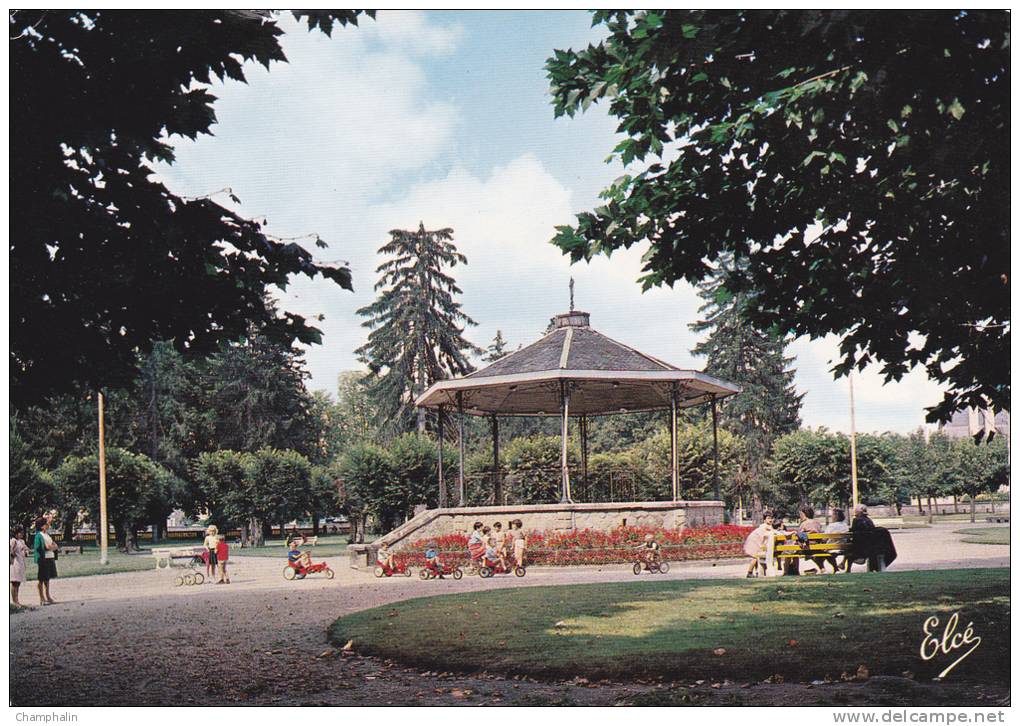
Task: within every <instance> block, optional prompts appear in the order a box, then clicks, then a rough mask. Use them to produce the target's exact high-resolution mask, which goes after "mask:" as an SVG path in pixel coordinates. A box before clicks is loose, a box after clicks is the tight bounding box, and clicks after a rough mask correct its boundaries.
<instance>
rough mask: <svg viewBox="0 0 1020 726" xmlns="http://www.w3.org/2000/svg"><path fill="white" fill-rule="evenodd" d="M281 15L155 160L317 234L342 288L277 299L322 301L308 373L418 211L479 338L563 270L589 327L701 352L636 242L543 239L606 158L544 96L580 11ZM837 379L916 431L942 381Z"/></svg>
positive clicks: (509, 330)
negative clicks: (201, 129) (344, 21)
mask: <svg viewBox="0 0 1020 726" xmlns="http://www.w3.org/2000/svg"><path fill="white" fill-rule="evenodd" d="M281 26H282V27H283V28H284V29H285V30H286V31H287V32H286V35H285V36H284V37H283V39H282V43H283V47H284V51H285V52H286V54H287V57H288V59H289V61H290V62H289V63H286V64H284V63H277V64H274V65H273V66H272V67H271V70H270V71H268V72H267V71H266V70H265V69H264V68H263V67H262V66H259V65H250V64H249V67H247V68H246V74H247V77H248V83H247V84H242V83H236V82H228V83H226V84H219V83H215V84H214V86H213V93H214V94H215V95H216V96H217V97H218V98H219V101H218V102H217V104H216V114H217V117H218V120H219V123H218V124H217V125H216V126H214V127H213V131H214V134H215V135H214V136H205V137H201V138H200V139H199V140H198V141H196V142H191V141H188V140H180V139H175V143H176V146H177V162H176V163H175V164H174V165H173V166H172V167H160V168H159V173H160V175H161V176H162V177H163V178H164V179H165V181H166V182H167V184H168V185H169V186H170V188H171V189H173V190H174V191H175V192H177V193H179V194H183V195H186V196H200V195H205V194H209V193H211V192H213V191H216V190H218V189H221V188H223V187H228V186H229V187H231V188H232V190H233V192H234V193H235V194H236V195H237V196H238V197H239V198H240V199H241V202H242V203H241V204H240V205H234V206H235V208H236V209H237V210H238V211H239V212H240V213H242V214H245V215H247V216H250V217H259V218H265V219H267V220H269V230H270V231H271V232H272V233H274V234H276V235H277V236H280V237H291V236H297V235H304V234H311V233H315V234H318V235H320V236H321V237H322V238H323V239H325V240H326V241H327V242H328V243H329V244H330V247H329V249H326V250H318V249H315V254H316V257H317V258H318V259H319V260H322V261H333V260H339V259H342V260H347V261H349V262H350V264H351V268H352V270H353V273H354V286H355V292H354V293H353V294H352V293H350V292H348V291H345V290H341V289H340V288H338V287H336V286H335V285H333V284H331V283H327V282H325V281H323V280H321V279H320V280H315V281H309V280H305V279H299V280H296V281H295V283H294V284H292V286H291V287H290V288H289V289H288V291H287V293H285V294H283V295H282V299H283V303H284V306H285V307H286V308H287V309H289V310H291V311H293V312H296V313H300V314H304V315H308V316H311V315H316V314H319V313H322V314H324V315H325V320H324V321H323V322H322V323H321V324H320V327H321V328H322V329H323V331H324V333H325V340H324V344H323V345H321V346H313V347H312V348H310V349H309V350H308V353H307V361H308V367H309V370H310V371H311V374H312V380H311V385H312V387H313V388H320V389H325V390H329V391H334V390H335V381H336V376H337V373H339V372H340V371H342V370H349V369H353V368H359V367H360V366H359V364H358V361H357V358H356V356H355V355H354V353H353V351H354V349H355V348H357V347H358V346H359V345H361V344H362V343H363V342H364V340H365V336H366V333H367V331H366V330H365V329H364V328H362V327H361V324H360V319H359V318H358V316H357V315H356V314H355V310H356V309H357V308H358V307H360V306H362V305H364V304H366V303H367V302H369V301H370V300H371V299H372V298H373V295H374V292H373V286H374V285H375V282H376V278H377V275H376V272H375V268H376V266H377V265H378V264H379V259H378V258H377V257H376V254H375V250H376V249H377V248H378V247H380V246H381V245H382V244H383V243H384V242H385V241H386V239H387V237H388V236H387V232H388V231H389V230H391V229H395V228H402V229H412V228H416V227H417V226H418V223H419V221H422V222H424V223H425V226H426V227H427V228H429V229H437V228H441V227H452V228H453V229H454V231H455V238H456V242H457V245H458V246H459V248H460V250H461V251H462V252H463V253H464V254H466V255H467V257H468V262H469V264H468V265H467V266H466V267H463V268H460V267H458V268H457V269H456V270H455V275H456V277H457V280H458V282H459V283H460V285H461V287H462V288H463V290H464V295H463V298H462V302H463V305H464V309H465V311H466V312H467V313H468V314H469V315H470V316H471V317H473V318H474V319H475V320H476V321H478V326H477V327H476V328H471V329H470V330H469V331H468V336H469V338H470V339H471V340H472V341H473V342H475V343H476V344H478V345H479V346H481V347H485V346H486V345H488V344H489V342H491V340H492V338H493V336H494V335H495V333H496V331H497V330H501V331H502V332H503V336H504V337H505V338H506V339H507V340H508V341H509V342H510V344H511V345H512V346H513V347H516V346H517V345H518V344H522V343H523V344H527V343H529V342H531V341H533V340H534V339H536V338H537V337H539V336H540V335H541V333H542V331H543V330H544V328H545V326H546V324H547V323H548V320H549V317H550V316H552V315H553V314H555V313H557V312H562V311H564V310H565V309H566V308H567V306H568V294H567V285H568V281H569V279H570V277H574V278H575V280H576V302H577V307H578V308H580V309H583V310H587V311H589V312H590V313H591V314H592V325H593V327H595V328H597V329H598V330H600V331H602V332H604V333H605V334H607V335H609V336H610V337H612V338H615V339H617V340H620V341H623V342H626V343H627V344H629V345H631V346H633V347H636V348H638V349H640V350H643V351H645V352H647V353H649V354H651V355H654V356H656V357H659V358H662V359H664V360H667V361H670V362H672V363H674V364H675V365H679V366H681V367H693V368H698V367H700V365H701V364H702V363H703V361H699V360H698V359H696V358H693V357H692V356H691V355H690V350H691V348H692V347H694V345H695V343H696V342H697V338H696V336H695V335H694V334H692V333H691V332H690V331H689V329H688V327H687V326H688V323H690V322H692V321H694V320H695V319H696V317H697V308H698V298H697V296H696V295H695V294H694V292H693V290H692V289H691V288H690V287H689V286H686V285H678V286H677V287H675V288H672V289H669V288H665V289H656V290H652V291H649V292H646V293H644V294H642V293H641V290H640V287H639V286H638V284H637V283H636V282H635V280H636V279H637V278H638V276H639V274H640V256H641V254H642V252H643V249H642V248H640V246H635V247H634V248H632V249H631V250H629V251H628V252H626V253H623V254H620V253H618V254H616V255H614V256H613V257H612V258H605V257H602V258H600V259H598V260H596V261H594V262H593V263H592V264H590V265H586V264H583V263H582V264H579V265H575V266H573V267H571V265H570V264H569V261H568V260H567V258H565V257H563V256H562V255H560V253H559V252H558V251H557V249H556V248H554V247H553V246H552V245H550V244H549V239H550V238H551V237H552V236H553V234H554V227H555V225H558V224H566V223H570V222H571V220H572V219H573V214H574V213H576V212H579V211H582V210H585V209H589V208H590V207H591V206H593V204H595V202H596V200H597V195H598V192H599V191H600V190H601V189H602V188H604V187H605V186H606V185H607V184H608V183H609V182H611V181H612V180H613V179H615V178H616V177H617V176H619V175H620V173H621V171H622V170H621V168H620V167H619V166H616V165H608V164H606V163H605V158H606V157H607V156H608V155H609V152H610V150H611V149H612V148H613V147H614V146H615V144H616V140H617V137H616V134H615V123H614V121H613V119H612V118H610V117H609V116H608V114H607V112H606V110H605V108H604V107H601V106H593V107H592V108H591V109H589V111H588V112H587V113H586V114H584V115H583V116H582V117H579V118H575V119H564V118H561V119H554V118H553V111H552V106H551V105H550V103H549V96H548V93H547V89H548V82H547V80H546V78H545V72H544V70H543V65H544V62H545V59H546V58H547V57H548V56H549V55H550V53H551V51H552V49H553V48H567V47H575V48H577V47H580V46H584V45H587V44H588V43H590V42H593V41H596V40H597V39H598V32H599V31H598V30H597V29H592V28H591V23H590V18H589V16H588V14H587V13H584V12H578V11H562V12H525V11H517V12H474V13H471V12H418V11H409V12H395V11H382V12H380V13H379V16H378V18H377V20H376V21H374V22H373V21H371V20H367V19H366V20H365V21H364V22H363V23H362V25H361V27H359V28H347V29H343V30H338V31H336V32H334V33H333V37H332V38H327V37H326V36H324V35H322V34H321V33H319V32H312V33H309V32H307V31H306V30H305V28H304V27H303V26H300V25H298V24H297V23H295V22H294V21H292V20H291V18H290V16H289V15H285V16H281ZM218 201H220V202H221V203H224V204H229V201H228V200H227V199H226V198H218ZM836 352H837V341H836V339H824V340H819V341H807V340H798V341H796V342H795V343H794V344H793V345H792V346H791V347H790V353H791V354H793V355H795V356H796V358H797V361H796V369H797V387H798V389H799V390H800V391H802V392H804V393H805V394H806V395H805V398H804V408H803V412H802V418H803V421H804V424H805V425H807V426H827V427H829V428H830V429H835V430H843V431H846V430H849V402H848V388H847V381H846V379H841V380H839V381H833V379H832V375H831V374H830V373H829V368H830V367H831V363H830V361H831V360H834V357H835V355H836ZM855 394H856V399H857V428H858V430H861V431H901V432H903V431H909V430H912V429H915V428H917V427H918V426H920V425H922V423H923V419H924V411H923V409H924V407H925V406H929V405H932V404H934V403H936V402H937V401H938V400H939V398H940V397H941V396H940V392H939V388H938V386H936V385H935V384H934V383H932V382H931V381H929V380H928V379H927V377H926V376H925V374H924V372H923V370H920V369H918V370H915V371H914V372H912V373H911V374H910V375H908V376H907V377H906V378H904V380H903V381H901V382H899V383H896V384H890V385H885V386H883V385H882V380H881V377H880V376H879V375H878V374H877V372H876V371H873V370H869V371H865V373H864V374H861V375H858V376H857V377H856V378H855Z"/></svg>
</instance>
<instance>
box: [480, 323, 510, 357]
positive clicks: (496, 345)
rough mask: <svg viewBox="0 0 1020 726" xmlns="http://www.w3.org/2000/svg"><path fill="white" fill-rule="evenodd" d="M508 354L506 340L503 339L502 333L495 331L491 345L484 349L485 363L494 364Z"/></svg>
mask: <svg viewBox="0 0 1020 726" xmlns="http://www.w3.org/2000/svg"><path fill="white" fill-rule="evenodd" d="M509 352H510V350H509V348H508V346H507V344H506V340H505V339H504V338H503V331H502V330H497V331H496V337H495V338H493V339H492V343H490V344H489V347H488V348H486V349H485V362H486V363H495V362H496V361H498V360H499V359H500V358H502V357H503V356H505V355H506V354H507V353H509Z"/></svg>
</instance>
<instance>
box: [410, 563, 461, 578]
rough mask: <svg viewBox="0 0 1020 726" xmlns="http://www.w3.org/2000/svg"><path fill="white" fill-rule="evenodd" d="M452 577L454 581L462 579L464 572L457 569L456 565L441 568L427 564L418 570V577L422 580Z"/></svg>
mask: <svg viewBox="0 0 1020 726" xmlns="http://www.w3.org/2000/svg"><path fill="white" fill-rule="evenodd" d="M447 576H450V577H453V579H454V580H459V579H460V578H462V577H464V572H463V571H462V570H461V569H460V568H459V567H457V565H443V566H442V568H439V567H437V566H436V565H434V564H432V563H427V564H426V565H425V566H424V567H423V568H421V569H420V570H418V577H420V578H421V579H423V580H431V579H433V578H435V577H447Z"/></svg>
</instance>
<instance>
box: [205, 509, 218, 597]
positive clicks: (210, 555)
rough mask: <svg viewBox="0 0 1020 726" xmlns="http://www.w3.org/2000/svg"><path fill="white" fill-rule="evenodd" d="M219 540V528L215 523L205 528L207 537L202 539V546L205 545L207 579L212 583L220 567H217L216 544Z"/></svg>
mask: <svg viewBox="0 0 1020 726" xmlns="http://www.w3.org/2000/svg"><path fill="white" fill-rule="evenodd" d="M219 542H220V538H219V530H218V529H216V525H215V524H210V525H209V526H208V527H206V528H205V539H204V540H202V546H203V547H205V581H206V582H208V583H210V584H211V583H212V582H213V577H214V576H215V575H216V570H217V569H218V568H217V567H216V546H217V545H218V544H219Z"/></svg>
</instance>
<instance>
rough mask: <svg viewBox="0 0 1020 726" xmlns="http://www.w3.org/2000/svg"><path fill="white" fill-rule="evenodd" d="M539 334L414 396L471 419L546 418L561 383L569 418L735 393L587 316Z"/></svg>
mask: <svg viewBox="0 0 1020 726" xmlns="http://www.w3.org/2000/svg"><path fill="white" fill-rule="evenodd" d="M552 322H553V328H552V330H550V332H548V333H547V334H546V335H545V336H544V337H542V338H541V339H539V340H537V341H536V342H534V343H532V344H531V345H529V346H527V347H525V348H521V349H520V350H518V351H515V352H513V353H511V354H509V355H507V356H504V357H503V358H500V359H499V360H497V361H496V362H494V363H492V364H491V365H489V366H488V367H486V368H482V369H481V370H478V371H475V372H474V373H471V374H470V375H467V376H463V377H461V378H453V379H450V380H445V381H437V382H436V383H435V384H433V385H432V386H431V387H430V388H429V389H428V390H427V391H425V393H423V394H422V395H421V396H419V397H418V400H417V401H416V404H417V405H418V406H423V407H425V408H438V407H439V406H448V407H450V408H452V409H456V408H457V404H458V395H459V396H460V398H461V401H462V405H463V407H464V413H468V414H472V415H476V416H489V415H493V414H496V415H502V416H550V415H557V414H559V412H560V400H561V399H560V397H561V394H562V387H563V386H564V385H566V386H567V387H568V390H569V393H570V406H569V413H570V415H571V416H590V415H600V414H612V413H632V412H638V411H659V410H663V409H669V408H670V405H671V399H672V395H673V392H674V391H676V395H677V400H678V406H679V407H681V408H688V407H691V406H697V405H700V404H702V403H707V402H708V401H711V400H712V398H713V397H714V398H716V399H721V398H724V397H726V396H732V395H734V394H736V393H739V392H740V386H738V385H736V384H734V383H729V382H728V381H724V380H722V379H719V378H715V377H714V376H710V375H707V374H705V373H702V372H700V371H695V370H685V369H681V368H677V367H675V366H672V365H670V364H669V363H665V362H663V361H661V360H658V359H657V358H653V357H652V356H650V355H646V354H644V353H641V352H640V351H637V350H634V349H633V348H629V347H628V346H626V345H623V344H622V343H618V342H616V341H615V340H612V339H611V338H607V337H606V336H604V335H602V333H599V332H598V331H597V330H594V329H593V328H592V327H591V325H590V317H589V315H588V313H585V312H580V311H571V312H569V313H563V314H561V315H557V316H555V317H554V318H553V319H552Z"/></svg>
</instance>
